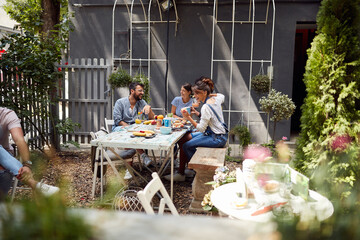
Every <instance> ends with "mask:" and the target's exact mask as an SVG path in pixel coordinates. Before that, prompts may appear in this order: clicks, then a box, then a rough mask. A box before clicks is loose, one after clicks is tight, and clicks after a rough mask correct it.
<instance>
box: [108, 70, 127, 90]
mask: <svg viewBox="0 0 360 240" xmlns="http://www.w3.org/2000/svg"><path fill="white" fill-rule="evenodd" d="M131 81H132V79H131V76H130V74H129V73H128V72H127V71H126V70H125V69H123V68H122V67H119V68H118V69H117V70H116V71H115V72H112V73H111V74H110V75H109V78H108V82H109V84H110V85H111V88H113V89H115V88H121V87H129V84H130V83H131Z"/></svg>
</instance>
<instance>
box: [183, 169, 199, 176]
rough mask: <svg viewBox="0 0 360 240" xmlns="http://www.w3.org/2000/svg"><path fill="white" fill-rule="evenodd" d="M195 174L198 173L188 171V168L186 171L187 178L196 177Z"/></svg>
mask: <svg viewBox="0 0 360 240" xmlns="http://www.w3.org/2000/svg"><path fill="white" fill-rule="evenodd" d="M195 174H196V172H195V171H194V170H192V169H188V168H186V169H185V176H186V177H194V176H195Z"/></svg>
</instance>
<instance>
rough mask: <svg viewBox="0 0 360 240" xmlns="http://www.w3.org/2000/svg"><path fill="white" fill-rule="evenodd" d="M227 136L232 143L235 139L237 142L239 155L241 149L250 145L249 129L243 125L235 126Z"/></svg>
mask: <svg viewBox="0 0 360 240" xmlns="http://www.w3.org/2000/svg"><path fill="white" fill-rule="evenodd" d="M229 136H230V137H231V139H232V141H235V138H237V139H238V140H239V145H240V148H239V149H240V155H241V153H242V148H243V147H246V146H247V145H249V144H250V140H251V136H250V132H249V129H248V128H247V127H246V126H244V125H240V124H239V125H236V126H235V127H233V128H232V129H231V130H230V132H229Z"/></svg>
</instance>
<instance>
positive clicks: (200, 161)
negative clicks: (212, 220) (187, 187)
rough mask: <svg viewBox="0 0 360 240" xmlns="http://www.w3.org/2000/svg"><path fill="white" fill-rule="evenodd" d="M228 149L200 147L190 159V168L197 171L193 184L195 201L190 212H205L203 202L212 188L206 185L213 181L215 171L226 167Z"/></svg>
mask: <svg viewBox="0 0 360 240" xmlns="http://www.w3.org/2000/svg"><path fill="white" fill-rule="evenodd" d="M225 154H226V148H204V147H198V148H197V150H196V152H195V154H194V156H193V157H192V158H191V159H190V162H189V164H188V168H190V169H193V170H195V171H196V175H195V178H194V181H193V184H192V191H193V195H194V197H193V200H192V201H191V204H190V207H189V210H190V211H192V212H203V211H204V210H203V209H202V206H201V202H202V200H203V198H204V196H205V194H207V193H208V192H209V191H210V190H211V189H212V186H211V185H208V184H205V183H207V182H211V181H213V176H214V174H215V169H216V168H218V167H222V166H224V163H225Z"/></svg>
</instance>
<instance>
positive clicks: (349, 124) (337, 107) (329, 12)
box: [295, 0, 360, 195]
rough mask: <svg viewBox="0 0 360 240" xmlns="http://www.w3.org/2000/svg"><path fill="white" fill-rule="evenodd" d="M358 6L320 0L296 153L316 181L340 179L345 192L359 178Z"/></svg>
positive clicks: (351, 1)
mask: <svg viewBox="0 0 360 240" xmlns="http://www.w3.org/2000/svg"><path fill="white" fill-rule="evenodd" d="M359 6H360V0H324V1H322V3H321V7H320V10H319V12H318V16H317V24H318V30H317V36H316V37H315V38H314V40H313V43H312V44H311V48H310V49H309V50H308V61H307V63H306V69H305V74H304V83H305V85H306V91H307V96H306V98H305V100H304V104H303V105H302V107H301V110H302V116H301V132H300V137H299V139H298V142H297V151H296V159H295V164H296V167H297V169H299V170H301V171H302V172H304V173H305V174H307V175H308V176H310V177H311V178H312V179H313V180H314V181H313V183H315V184H316V183H321V184H324V183H327V186H329V187H331V186H333V185H334V184H336V185H339V184H341V185H342V187H344V195H346V194H348V193H349V190H351V188H352V187H353V186H354V184H356V183H357V182H359V180H360V176H359V175H360V170H359V163H358V162H359V160H360V158H359V137H360V134H359V133H360V110H359V109H360V108H359V106H360V104H359V103H360V101H359V100H360V89H359V88H360V41H359V37H360V34H359V33H360V31H359V30H360V21H359V13H360V8H359ZM315 177H317V178H315ZM319 179H320V182H319V181H316V180H319ZM324 180H325V181H324Z"/></svg>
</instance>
